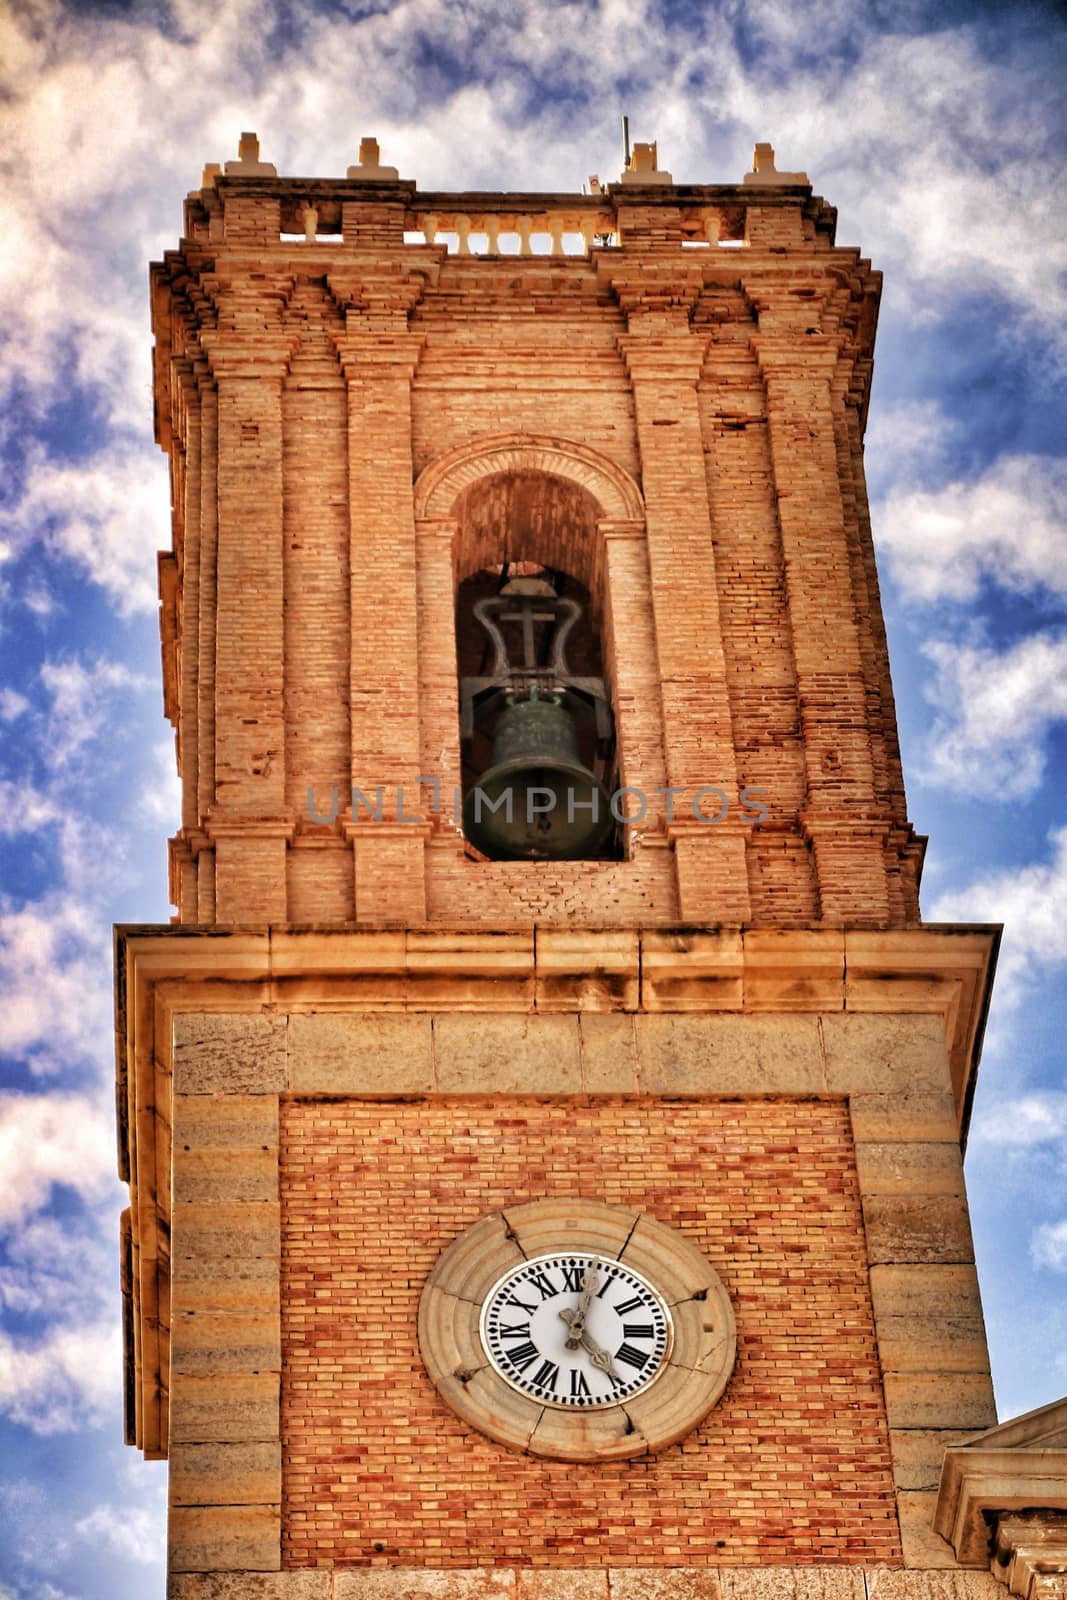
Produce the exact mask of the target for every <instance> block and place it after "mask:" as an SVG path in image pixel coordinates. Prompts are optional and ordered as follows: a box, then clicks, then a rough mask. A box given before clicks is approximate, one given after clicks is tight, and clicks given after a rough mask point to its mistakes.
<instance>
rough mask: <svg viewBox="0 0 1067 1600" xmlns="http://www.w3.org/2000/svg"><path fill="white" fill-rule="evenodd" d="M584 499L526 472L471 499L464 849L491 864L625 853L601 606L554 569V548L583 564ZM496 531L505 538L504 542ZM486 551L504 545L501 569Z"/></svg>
mask: <svg viewBox="0 0 1067 1600" xmlns="http://www.w3.org/2000/svg"><path fill="white" fill-rule="evenodd" d="M587 500H588V496H586V495H585V493H584V491H582V490H580V489H578V488H577V487H576V486H572V485H567V484H563V483H562V482H561V480H558V479H552V478H549V477H547V476H546V477H543V478H540V480H539V479H538V475H534V474H517V475H515V476H514V477H513V478H512V479H511V480H510V481H509V482H507V483H500V482H495V483H493V484H492V485H491V487H488V488H487V489H485V490H484V491H483V492H482V493H481V494H480V495H479V494H478V492H477V491H475V492H474V503H473V504H472V505H471V506H469V507H468V513H469V514H468V517H467V519H465V520H466V526H465V528H464V533H463V535H462V536H461V537H462V538H463V540H464V547H465V550H466V551H467V552H469V555H470V556H471V557H473V558H474V559H478V557H481V564H479V566H478V567H477V569H476V570H475V571H473V572H471V571H468V572H467V574H466V576H462V578H461V581H460V582H459V584H458V588H457V599H456V641H457V654H458V661H457V666H458V675H459V691H460V734H461V747H462V771H463V793H464V812H463V820H464V833H465V834H466V837H467V839H468V840H469V841H470V843H471V844H473V845H474V846H475V847H476V849H477V850H479V851H480V852H481V853H482V854H483V855H485V856H488V857H489V858H490V859H493V860H505V861H506V860H511V861H554V860H555V861H561V860H616V859H619V858H620V855H621V848H620V844H621V841H620V828H619V825H618V822H617V820H616V818H615V817H614V815H613V812H612V807H611V796H612V793H613V789H614V782H615V724H614V718H613V716H612V711H611V698H610V690H609V686H608V683H607V679H606V675H605V671H604V662H603V656H602V652H601V645H600V637H599V626H598V621H599V609H600V608H599V607H598V606H597V604H596V603H595V600H596V597H595V596H594V595H593V594H591V593H590V590H589V588H588V587H587V586H586V584H584V583H583V582H582V581H581V579H580V578H578V577H576V576H574V574H573V573H571V572H568V571H567V570H566V569H565V568H564V567H562V566H557V565H555V564H554V561H553V547H555V548H556V549H566V548H567V547H568V546H569V547H570V548H571V550H572V551H574V550H575V549H576V548H581V549H584V551H585V553H586V555H587V556H588V553H589V550H590V548H591V545H592V542H593V536H594V535H595V522H594V521H593V516H592V514H591V508H590V507H588V506H586V505H583V504H582V502H584V501H587ZM576 512H578V513H580V521H579V522H578V524H577V525H576V517H575V513H576ZM516 513H520V515H519V517H518V521H519V522H520V523H522V522H525V523H526V528H525V537H524V530H523V528H522V527H521V526H518V527H517V526H515V521H516ZM501 520H506V521H507V523H508V527H507V530H506V537H505V538H503V539H502V540H499V541H498V540H497V539H496V538H495V537H493V524H494V523H496V524H498V525H499V523H500V521H501ZM581 521H588V522H589V524H590V526H589V527H588V530H585V529H583V528H582V527H581V525H580V522H581ZM498 531H500V530H499V526H498ZM490 544H495V545H496V553H497V554H500V553H502V552H501V544H503V550H504V559H501V560H496V561H494V560H489V561H486V560H485V559H484V558H485V556H486V555H487V554H490V551H489V550H488V549H487V546H488V545H490ZM460 565H461V568H462V565H463V563H462V562H461V563H460Z"/></svg>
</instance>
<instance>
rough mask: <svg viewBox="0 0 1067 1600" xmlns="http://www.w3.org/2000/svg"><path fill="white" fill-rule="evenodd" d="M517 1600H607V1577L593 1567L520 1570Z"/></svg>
mask: <svg viewBox="0 0 1067 1600" xmlns="http://www.w3.org/2000/svg"><path fill="white" fill-rule="evenodd" d="M518 1584H519V1588H518V1600H608V1574H607V1573H606V1572H605V1571H603V1570H600V1571H598V1570H597V1569H596V1567H585V1568H582V1567H575V1568H569V1567H533V1568H530V1567H520V1568H519V1570H518Z"/></svg>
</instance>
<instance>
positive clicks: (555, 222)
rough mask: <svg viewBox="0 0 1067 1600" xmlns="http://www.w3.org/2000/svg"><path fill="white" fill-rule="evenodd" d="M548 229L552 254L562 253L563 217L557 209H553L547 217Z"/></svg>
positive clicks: (559, 254)
mask: <svg viewBox="0 0 1067 1600" xmlns="http://www.w3.org/2000/svg"><path fill="white" fill-rule="evenodd" d="M548 231H549V233H550V234H551V236H552V251H551V253H552V255H554V256H561V255H563V254H564V250H563V218H562V217H561V216H560V214H559V212H558V211H554V212H553V213H552V214H551V216H550V217H549V219H548Z"/></svg>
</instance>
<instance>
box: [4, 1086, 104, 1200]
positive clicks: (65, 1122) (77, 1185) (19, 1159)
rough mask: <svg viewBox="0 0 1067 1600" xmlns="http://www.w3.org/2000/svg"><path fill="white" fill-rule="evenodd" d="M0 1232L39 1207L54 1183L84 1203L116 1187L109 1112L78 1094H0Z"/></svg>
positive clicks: (53, 1186) (96, 1102)
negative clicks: (0, 1184) (0, 1175)
mask: <svg viewBox="0 0 1067 1600" xmlns="http://www.w3.org/2000/svg"><path fill="white" fill-rule="evenodd" d="M0 1172H3V1174H4V1183H3V1188H2V1189H0V1228H10V1227H11V1226H12V1224H14V1223H17V1222H19V1221H20V1220H21V1219H22V1218H24V1217H27V1216H29V1215H30V1214H31V1213H32V1212H34V1211H37V1210H39V1209H40V1207H41V1206H42V1205H44V1204H45V1202H46V1201H47V1200H48V1199H49V1197H50V1195H51V1193H52V1190H53V1189H54V1188H55V1186H56V1185H57V1184H65V1185H66V1186H68V1187H69V1188H72V1189H74V1190H76V1191H77V1192H78V1193H79V1194H81V1195H83V1196H84V1197H86V1198H89V1199H99V1198H100V1197H102V1196H104V1195H106V1194H108V1193H109V1192H110V1191H111V1190H112V1189H114V1188H116V1187H117V1181H118V1180H117V1177H116V1172H115V1127H114V1114H113V1111H112V1110H111V1108H110V1107H108V1106H107V1105H106V1104H101V1103H100V1102H98V1101H94V1100H92V1099H90V1098H89V1097H88V1096H87V1095H83V1094H69V1093H62V1092H60V1091H54V1092H53V1093H51V1094H30V1093H15V1092H10V1091H7V1092H3V1093H0Z"/></svg>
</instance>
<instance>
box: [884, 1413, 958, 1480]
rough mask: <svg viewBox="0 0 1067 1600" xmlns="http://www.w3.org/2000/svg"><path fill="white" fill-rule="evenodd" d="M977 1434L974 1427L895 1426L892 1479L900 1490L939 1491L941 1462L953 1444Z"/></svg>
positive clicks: (892, 1433) (890, 1444)
mask: <svg viewBox="0 0 1067 1600" xmlns="http://www.w3.org/2000/svg"><path fill="white" fill-rule="evenodd" d="M973 1437H974V1430H973V1429H968V1428H964V1429H952V1428H936V1429H934V1428H893V1429H891V1431H890V1434H889V1447H890V1449H891V1450H892V1452H893V1481H894V1482H895V1483H896V1486H897V1488H898V1489H927V1490H936V1488H937V1486H938V1484H939V1483H940V1482H941V1464H942V1462H943V1460H944V1456H945V1451H946V1450H947V1449H948V1448H949V1446H950V1445H955V1444H962V1443H963V1442H964V1440H965V1439H971V1438H973Z"/></svg>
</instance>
